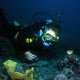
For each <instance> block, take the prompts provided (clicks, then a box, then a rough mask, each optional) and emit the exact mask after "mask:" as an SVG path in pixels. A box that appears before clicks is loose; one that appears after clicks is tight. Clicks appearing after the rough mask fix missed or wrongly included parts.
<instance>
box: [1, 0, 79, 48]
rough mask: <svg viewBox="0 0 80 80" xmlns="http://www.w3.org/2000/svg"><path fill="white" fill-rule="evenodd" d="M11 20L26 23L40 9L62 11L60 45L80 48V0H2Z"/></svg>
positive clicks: (2, 6) (48, 11)
mask: <svg viewBox="0 0 80 80" xmlns="http://www.w3.org/2000/svg"><path fill="white" fill-rule="evenodd" d="M0 7H1V8H3V9H4V10H5V11H6V13H7V16H8V18H9V20H10V21H11V22H12V21H14V20H16V21H18V22H20V23H21V25H24V24H26V23H27V22H28V21H29V19H30V18H31V16H32V15H33V14H34V13H35V12H38V11H43V12H47V13H50V14H51V15H52V16H54V15H55V14H56V12H60V13H61V28H62V32H61V35H60V41H59V45H60V46H63V47H68V48H71V47H72V48H80V0H3V1H1V0H0Z"/></svg>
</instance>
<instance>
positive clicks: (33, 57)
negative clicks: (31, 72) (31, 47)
mask: <svg viewBox="0 0 80 80" xmlns="http://www.w3.org/2000/svg"><path fill="white" fill-rule="evenodd" d="M24 54H25V58H26V59H27V60H29V61H33V60H37V59H38V57H37V56H36V55H35V54H33V53H31V52H30V51H26V52H25V53H24Z"/></svg>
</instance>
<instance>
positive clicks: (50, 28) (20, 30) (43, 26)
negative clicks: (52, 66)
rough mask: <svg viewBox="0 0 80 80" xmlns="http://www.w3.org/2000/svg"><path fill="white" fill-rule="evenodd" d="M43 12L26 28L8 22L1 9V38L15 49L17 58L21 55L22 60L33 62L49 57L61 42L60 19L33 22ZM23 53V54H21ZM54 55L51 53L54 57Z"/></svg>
mask: <svg viewBox="0 0 80 80" xmlns="http://www.w3.org/2000/svg"><path fill="white" fill-rule="evenodd" d="M38 14H44V13H42V12H39V13H36V14H35V15H33V16H32V19H31V20H30V22H29V24H28V25H27V26H26V27H25V26H16V25H12V24H10V23H9V22H8V20H7V19H6V17H5V14H4V12H3V10H2V9H0V24H1V26H2V28H1V30H0V36H3V37H5V38H7V39H8V40H9V41H10V42H11V44H12V46H13V47H14V48H15V50H16V51H19V53H16V54H15V55H17V57H18V58H19V56H20V55H21V57H22V56H23V57H22V59H23V58H24V56H25V58H27V59H28V60H33V59H35V58H36V57H40V56H42V57H43V56H47V55H48V54H50V53H51V51H54V48H55V46H56V44H57V42H58V40H59V34H60V30H61V29H60V24H59V21H58V19H53V18H52V17H51V16H50V15H48V14H47V13H45V15H47V16H49V17H50V18H51V19H47V20H40V21H36V22H32V20H33V19H34V17H35V16H36V15H38ZM20 52H21V53H20ZM52 54H54V53H51V54H50V55H52Z"/></svg>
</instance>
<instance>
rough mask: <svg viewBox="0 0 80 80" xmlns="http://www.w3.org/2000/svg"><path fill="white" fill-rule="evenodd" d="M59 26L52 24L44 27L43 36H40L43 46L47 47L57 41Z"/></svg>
mask: <svg viewBox="0 0 80 80" xmlns="http://www.w3.org/2000/svg"><path fill="white" fill-rule="evenodd" d="M59 33H60V26H59V25H58V24H54V23H53V22H52V23H50V24H47V25H46V26H45V30H44V34H43V36H42V41H43V44H44V46H47V47H49V46H50V45H53V44H54V43H57V42H58V40H59Z"/></svg>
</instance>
